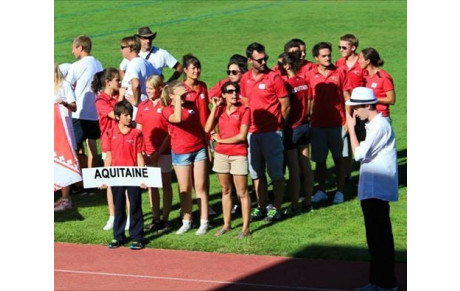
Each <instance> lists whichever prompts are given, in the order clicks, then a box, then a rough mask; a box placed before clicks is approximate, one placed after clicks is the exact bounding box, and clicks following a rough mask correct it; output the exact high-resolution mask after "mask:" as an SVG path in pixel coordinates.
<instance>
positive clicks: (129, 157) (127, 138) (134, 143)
mask: <svg viewBox="0 0 460 291" xmlns="http://www.w3.org/2000/svg"><path fill="white" fill-rule="evenodd" d="M108 140H109V142H108V146H107V151H108V152H111V153H112V164H111V166H131V167H137V154H138V153H142V150H143V147H144V142H143V137H142V132H141V131H140V130H138V129H135V128H130V129H129V131H128V132H127V133H126V134H123V133H121V132H120V128H118V125H116V126H115V127H113V128H112V130H110V131H108Z"/></svg>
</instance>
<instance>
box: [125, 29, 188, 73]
mask: <svg viewBox="0 0 460 291" xmlns="http://www.w3.org/2000/svg"><path fill="white" fill-rule="evenodd" d="M156 35H157V32H152V31H151V30H150V27H148V26H143V27H139V29H138V30H137V33H136V34H135V36H136V37H137V38H139V41H140V44H141V50H140V51H139V56H140V57H142V58H144V59H146V60H147V61H149V62H150V63H151V64H152V65H153V66H154V67H155V68H156V69H158V70H160V71H161V72H163V68H165V67H168V68H170V69H174V70H175V72H174V73H173V74H172V76H171V77H170V78H169V80H168V82H170V81H172V80H176V79H178V78H179V77H180V75H181V74H182V65H181V63H179V62H178V61H177V60H176V58H174V57H173V56H172V55H171V54H170V53H169V52H168V51H167V50H164V49H162V48H159V47H156V46H153V45H152V41H153V40H154V39H155V37H156ZM127 65H128V60H126V59H123V61H122V62H121V64H120V75H121V76H123V74H124V72H125V71H126V67H127Z"/></svg>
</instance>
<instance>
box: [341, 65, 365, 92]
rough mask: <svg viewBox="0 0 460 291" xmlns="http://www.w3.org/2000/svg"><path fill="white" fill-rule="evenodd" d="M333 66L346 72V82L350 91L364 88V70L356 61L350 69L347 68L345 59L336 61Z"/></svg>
mask: <svg viewBox="0 0 460 291" xmlns="http://www.w3.org/2000/svg"><path fill="white" fill-rule="evenodd" d="M335 65H336V66H337V67H338V68H343V69H344V70H345V71H346V72H347V75H348V81H349V82H350V85H351V88H352V89H354V88H356V87H362V86H364V70H363V69H362V68H361V66H360V65H359V63H358V61H356V62H355V64H354V65H353V67H351V68H350V69H349V68H348V66H347V60H346V59H345V58H341V59H339V60H337V62H335Z"/></svg>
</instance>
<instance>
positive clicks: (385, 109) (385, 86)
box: [364, 69, 395, 117]
mask: <svg viewBox="0 0 460 291" xmlns="http://www.w3.org/2000/svg"><path fill="white" fill-rule="evenodd" d="M364 78H365V83H366V87H367V88H371V89H372V90H374V94H375V97H377V98H378V99H380V98H384V97H386V96H387V92H388V91H393V90H394V89H395V87H394V85H393V78H392V77H391V76H390V75H389V74H388V73H387V72H385V71H384V70H382V69H379V71H378V72H377V73H376V74H375V75H374V76H372V77H371V76H369V74H368V73H367V71H366V74H365V75H364ZM377 112H382V115H383V116H385V117H388V116H390V106H389V105H386V104H377Z"/></svg>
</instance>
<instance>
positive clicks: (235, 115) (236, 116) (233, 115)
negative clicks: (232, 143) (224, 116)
mask: <svg viewBox="0 0 460 291" xmlns="http://www.w3.org/2000/svg"><path fill="white" fill-rule="evenodd" d="M231 117H233V118H235V119H236V120H240V119H241V117H240V115H239V114H232V115H231Z"/></svg>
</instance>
